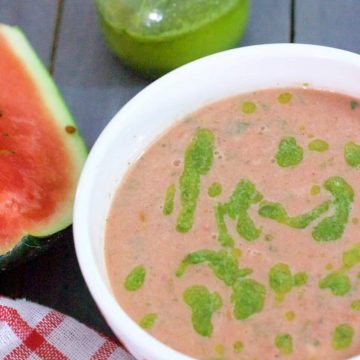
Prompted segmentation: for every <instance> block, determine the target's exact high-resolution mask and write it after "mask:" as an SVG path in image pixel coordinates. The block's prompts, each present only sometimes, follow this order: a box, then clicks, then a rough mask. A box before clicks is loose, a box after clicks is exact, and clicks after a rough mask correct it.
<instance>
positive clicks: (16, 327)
mask: <svg viewBox="0 0 360 360" xmlns="http://www.w3.org/2000/svg"><path fill="white" fill-rule="evenodd" d="M0 359H4V360H25V359H31V360H67V359H70V360H86V359H91V360H103V359H104V360H105V359H106V360H107V359H109V360H115V359H116V360H134V358H133V357H132V356H131V355H129V354H128V353H127V352H125V351H124V350H123V349H122V348H121V347H120V346H119V345H117V344H116V343H115V342H113V341H112V340H110V339H108V338H106V337H104V336H103V335H101V334H99V333H97V332H96V331H94V330H92V329H90V328H88V327H87V326H85V325H83V324H81V323H79V322H78V321H76V320H75V319H73V318H71V317H69V316H65V315H64V314H61V313H59V312H57V311H55V310H51V309H49V308H46V307H44V306H41V305H37V304H34V303H32V302H29V301H26V300H11V299H7V298H4V297H0Z"/></svg>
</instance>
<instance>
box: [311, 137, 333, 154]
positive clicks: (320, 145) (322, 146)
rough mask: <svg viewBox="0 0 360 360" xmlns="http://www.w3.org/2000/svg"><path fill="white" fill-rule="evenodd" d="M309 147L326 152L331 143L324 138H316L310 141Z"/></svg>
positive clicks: (312, 149)
mask: <svg viewBox="0 0 360 360" xmlns="http://www.w3.org/2000/svg"><path fill="white" fill-rule="evenodd" d="M308 149H309V150H310V151H316V152H324V151H326V150H328V149H329V144H328V143H327V142H326V141H324V140H321V139H315V140H313V141H311V142H310V143H309V145H308Z"/></svg>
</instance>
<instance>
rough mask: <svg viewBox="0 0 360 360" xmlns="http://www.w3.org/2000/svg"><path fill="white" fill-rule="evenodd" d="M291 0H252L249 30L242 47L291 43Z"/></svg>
mask: <svg viewBox="0 0 360 360" xmlns="http://www.w3.org/2000/svg"><path fill="white" fill-rule="evenodd" d="M289 39H290V0H271V1H269V0H252V1H251V11H250V19H249V23H248V28H247V31H246V33H245V36H244V38H243V40H242V41H241V43H240V45H242V46H243V45H257V44H267V43H283V42H289Z"/></svg>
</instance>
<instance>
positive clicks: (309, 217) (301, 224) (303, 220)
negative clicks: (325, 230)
mask: <svg viewBox="0 0 360 360" xmlns="http://www.w3.org/2000/svg"><path fill="white" fill-rule="evenodd" d="M329 207H330V201H325V202H323V203H322V204H320V205H318V206H317V207H315V208H314V209H313V210H310V211H308V212H307V213H305V214H302V215H298V216H294V217H290V216H289V215H288V214H287V212H286V210H285V209H284V207H283V206H282V205H281V204H280V203H274V202H266V201H264V202H263V203H262V204H261V205H260V209H259V215H261V216H263V217H265V218H268V219H272V220H275V221H277V222H279V223H281V224H286V225H288V226H290V227H293V228H296V229H304V228H306V227H307V226H308V225H310V223H312V222H313V221H314V220H316V219H317V218H318V217H320V216H321V215H322V214H324V213H325V212H326V211H328V210H329Z"/></svg>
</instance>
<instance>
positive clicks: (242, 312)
mask: <svg viewBox="0 0 360 360" xmlns="http://www.w3.org/2000/svg"><path fill="white" fill-rule="evenodd" d="M265 297H266V289H265V287H264V286H263V285H262V284H260V283H259V282H257V281H255V280H252V279H244V280H238V281H237V282H236V283H235V285H234V286H233V293H232V295H231V301H232V302H233V304H234V316H235V318H236V319H237V320H245V319H247V318H249V317H250V316H252V315H254V314H256V313H259V312H260V311H261V310H262V309H263V307H264V303H265Z"/></svg>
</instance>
